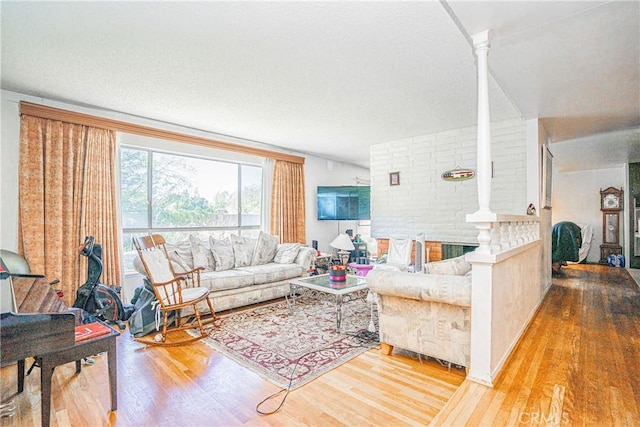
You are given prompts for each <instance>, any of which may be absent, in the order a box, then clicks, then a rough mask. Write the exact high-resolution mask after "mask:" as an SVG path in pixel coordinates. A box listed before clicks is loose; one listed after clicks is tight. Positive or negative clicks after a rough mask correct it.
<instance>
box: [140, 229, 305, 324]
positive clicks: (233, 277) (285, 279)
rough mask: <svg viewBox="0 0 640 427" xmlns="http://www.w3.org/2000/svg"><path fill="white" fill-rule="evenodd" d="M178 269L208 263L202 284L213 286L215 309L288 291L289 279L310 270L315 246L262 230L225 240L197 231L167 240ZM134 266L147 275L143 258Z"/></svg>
mask: <svg viewBox="0 0 640 427" xmlns="http://www.w3.org/2000/svg"><path fill="white" fill-rule="evenodd" d="M166 248H167V252H168V254H169V258H170V259H171V263H172V265H173V268H174V271H175V272H176V273H181V272H185V271H189V270H192V269H193V268H195V267H204V270H203V271H202V273H201V276H200V285H201V286H205V287H207V288H209V290H210V291H211V292H210V294H209V298H210V299H211V300H212V302H213V307H214V309H215V310H216V312H219V311H223V310H228V309H231V308H236V307H241V306H245V305H249V304H253V303H257V302H262V301H268V300H271V299H275V298H280V297H283V296H285V294H286V293H287V292H289V280H290V279H293V278H296V277H303V276H306V275H308V272H309V267H310V265H311V263H312V262H313V261H314V260H315V257H316V251H315V250H314V249H312V248H309V247H306V246H302V245H300V244H299V243H278V237H277V236H272V235H270V234H268V233H264V232H260V235H259V236H258V238H247V237H240V236H236V235H231V236H230V237H227V238H224V239H216V238H214V237H213V236H210V237H209V239H208V242H203V241H202V240H201V239H200V238H198V237H197V236H194V235H191V236H189V240H185V241H182V242H176V243H167V245H166ZM133 264H134V267H135V269H136V270H137V271H138V272H140V273H141V274H142V275H146V273H145V271H144V267H143V266H142V262H141V261H140V259H139V258H138V257H136V259H135V260H134V263H133Z"/></svg>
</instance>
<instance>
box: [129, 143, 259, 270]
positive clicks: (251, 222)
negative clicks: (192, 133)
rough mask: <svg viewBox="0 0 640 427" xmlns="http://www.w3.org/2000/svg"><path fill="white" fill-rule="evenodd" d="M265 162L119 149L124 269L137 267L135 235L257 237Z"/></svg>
mask: <svg viewBox="0 0 640 427" xmlns="http://www.w3.org/2000/svg"><path fill="white" fill-rule="evenodd" d="M262 189H263V186H262V167H261V166H255V165H248V164H242V163H234V162H228V161H220V160H213V159H207V158H201V157H193V156H187V155H181V154H172V153H165V152H159V151H153V150H148V149H140V148H133V147H122V148H121V149H120V190H121V194H120V196H121V197H120V200H121V209H122V234H123V256H124V267H125V271H130V270H132V269H133V259H134V258H135V255H136V253H135V249H134V248H133V245H132V243H131V237H132V236H134V235H145V234H149V233H159V234H162V235H164V236H165V238H166V239H167V241H170V242H175V241H179V240H185V239H187V238H188V237H189V234H195V235H198V236H199V237H200V238H201V239H203V240H205V239H207V238H208V236H209V235H211V234H213V235H215V236H216V237H218V238H222V237H226V236H228V235H230V234H232V233H234V234H238V235H243V236H247V237H257V236H258V234H259V232H260V229H261V226H262Z"/></svg>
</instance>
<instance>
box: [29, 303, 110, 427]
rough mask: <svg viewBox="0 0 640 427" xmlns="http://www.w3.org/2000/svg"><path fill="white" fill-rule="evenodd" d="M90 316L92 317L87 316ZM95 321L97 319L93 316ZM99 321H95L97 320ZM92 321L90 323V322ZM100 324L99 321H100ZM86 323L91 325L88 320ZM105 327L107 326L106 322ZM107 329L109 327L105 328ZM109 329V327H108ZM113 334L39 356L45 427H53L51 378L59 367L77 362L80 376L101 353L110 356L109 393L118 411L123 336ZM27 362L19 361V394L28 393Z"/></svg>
mask: <svg viewBox="0 0 640 427" xmlns="http://www.w3.org/2000/svg"><path fill="white" fill-rule="evenodd" d="M86 316H91V315H89V314H88V313H86V312H85V319H87V318H86ZM91 317H93V316H91ZM94 319H95V318H94ZM89 320H90V319H89ZM96 320H97V319H96ZM85 323H88V322H87V321H86V320H85ZM102 323H103V324H105V323H104V322H102ZM105 325H106V324H105ZM107 326H108V325H107ZM109 329H111V331H110V332H109V334H106V335H101V336H98V337H96V338H93V339H88V340H86V341H80V342H78V343H75V344H74V345H73V346H71V347H67V348H62V349H60V350H55V351H52V352H50V353H46V354H41V355H38V356H35V359H36V361H37V363H38V365H39V366H40V384H41V385H40V396H41V397H40V400H41V401H42V403H41V406H42V408H41V409H42V410H41V412H42V425H43V426H45V427H48V426H49V423H50V419H51V377H52V376H53V370H54V369H55V367H56V366H59V365H64V364H65V363H69V362H76V373H78V374H79V373H80V371H81V369H82V359H83V358H85V357H89V356H93V355H95V354H98V353H103V352H105V353H106V354H107V358H108V359H107V363H108V367H109V391H110V395H111V410H112V411H115V410H116V409H117V407H118V375H117V367H116V360H117V351H116V337H117V336H118V335H120V332H118V331H116V330H115V329H113V328H111V327H110V326H109ZM24 368H25V359H22V360H19V361H18V393H22V392H23V391H24V372H25V369H24Z"/></svg>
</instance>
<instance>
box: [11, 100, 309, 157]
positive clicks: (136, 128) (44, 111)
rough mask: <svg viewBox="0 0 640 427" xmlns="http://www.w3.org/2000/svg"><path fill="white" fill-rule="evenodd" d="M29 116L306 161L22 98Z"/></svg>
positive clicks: (25, 112)
mask: <svg viewBox="0 0 640 427" xmlns="http://www.w3.org/2000/svg"><path fill="white" fill-rule="evenodd" d="M23 114H26V115H29V116H35V117H40V118H43V119H50V120H60V121H63V122H68V123H76V124H80V125H86V126H93V127H98V128H103V129H110V130H113V131H116V132H126V133H131V134H134V135H141V136H146V137H151V138H160V139H166V140H169V141H176V142H183V143H186V144H193V145H200V146H203V147H209V148H216V149H219V150H225V151H233V152H236V153H242V154H249V155H253V156H259V157H266V158H269V159H274V160H283V161H286V162H291V163H299V164H304V160H305V159H304V157H301V156H294V155H293V154H287V153H279V152H277V151H270V150H265V149H262V148H254V147H248V146H244V145H239V144H233V143H230V142H224V141H218V140H215V139H210V138H204V137H201V136H194V135H188V134H184V133H180V132H174V131H169V130H162V129H156V128H153V127H150V126H143V125H137V124H134V123H128V122H124V121H120V120H114V119H107V118H103V117H98V116H92V115H90V114H84V113H77V112H75V111H69V110H63V109H60V108H55V107H48V106H45V105H38V104H33V103H31V102H26V101H20V115H23Z"/></svg>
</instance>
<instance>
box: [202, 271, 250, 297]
mask: <svg viewBox="0 0 640 427" xmlns="http://www.w3.org/2000/svg"><path fill="white" fill-rule="evenodd" d="M254 283H255V281H254V277H253V274H251V273H249V272H247V271H241V270H238V269H233V270H231V269H229V270H224V271H207V272H205V273H202V274H201V275H200V286H204V287H206V288H208V289H209V290H211V291H212V292H216V291H224V290H228V289H239V288H244V287H247V286H252V285H253V284H254Z"/></svg>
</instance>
